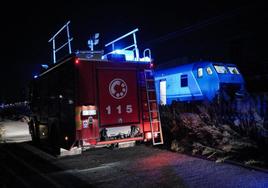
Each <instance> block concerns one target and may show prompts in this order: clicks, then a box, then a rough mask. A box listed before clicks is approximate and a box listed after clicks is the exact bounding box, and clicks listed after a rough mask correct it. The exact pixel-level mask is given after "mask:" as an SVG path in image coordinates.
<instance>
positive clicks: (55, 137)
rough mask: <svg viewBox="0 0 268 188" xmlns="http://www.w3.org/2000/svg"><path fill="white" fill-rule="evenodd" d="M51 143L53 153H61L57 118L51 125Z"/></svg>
mask: <svg viewBox="0 0 268 188" xmlns="http://www.w3.org/2000/svg"><path fill="white" fill-rule="evenodd" d="M49 128H50V131H49V143H50V145H51V148H52V150H53V153H54V154H56V155H58V154H59V153H60V143H59V137H60V134H59V123H58V122H57V120H55V121H53V122H52V124H51V125H50V126H49Z"/></svg>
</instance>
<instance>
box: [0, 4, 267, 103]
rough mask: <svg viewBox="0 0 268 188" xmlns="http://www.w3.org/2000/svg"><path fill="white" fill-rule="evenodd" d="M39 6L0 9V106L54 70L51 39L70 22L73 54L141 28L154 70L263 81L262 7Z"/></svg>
mask: <svg viewBox="0 0 268 188" xmlns="http://www.w3.org/2000/svg"><path fill="white" fill-rule="evenodd" d="M44 2H45V3H41V2H36V3H17V2H10V3H9V4H8V5H7V4H5V5H4V4H2V5H1V7H2V11H1V33H2V35H1V47H2V53H1V54H2V57H3V58H2V61H1V68H0V84H1V89H0V102H16V101H21V100H25V98H26V96H27V89H26V88H27V84H28V83H29V81H30V79H32V78H33V76H34V75H35V74H37V73H38V71H40V68H41V66H40V65H41V64H50V63H52V56H51V51H50V49H51V48H50V47H51V46H50V44H49V43H48V39H49V38H50V37H51V35H52V34H53V33H55V32H56V31H57V30H58V29H59V28H60V27H61V26H62V25H63V24H65V23H66V22H67V21H68V20H70V21H71V35H72V36H73V37H74V42H73V50H77V49H79V50H88V48H87V40H88V38H89V36H90V35H91V34H93V33H96V32H99V33H100V44H99V45H98V46H97V47H96V49H102V46H103V44H105V43H106V42H109V41H111V40H112V39H114V38H116V37H118V36H120V35H122V34H125V33H126V32H128V31H131V30H133V29H135V28H139V29H140V31H139V33H138V44H139V46H140V50H143V49H145V48H147V47H149V48H151V50H152V56H153V58H154V60H155V63H156V64H161V63H165V62H167V61H169V60H172V59H174V58H186V59H191V60H200V59H203V60H216V61H227V62H233V63H236V64H238V65H239V67H240V69H241V70H242V71H243V72H244V73H245V76H247V79H249V80H251V81H252V79H251V78H253V77H254V76H255V77H257V78H256V79H260V78H263V75H266V77H267V74H268V69H267V64H268V57H267V56H268V48H267V45H268V40H267V33H268V32H267V28H268V27H267V24H268V17H267V13H266V12H267V6H265V5H264V4H262V3H256V2H251V3H248V2H245V1H235V2H234V1H230V2H229V1H228V2H229V3H228V2H226V1H222V2H221V3H220V2H218V1H202V2H201V1H177V2H175V1H170V2H169V1H162V2H161V3H159V2H157V3H156V1H151V3H148V2H147V3H144V2H138V1H125V2H124V1H123V2H124V3H122V2H114V1H109V2H108V1H107V2H105V1H104V2H102V3H101V2H100V1H96V2H94V1H77V0H76V1H68V3H67V1H66V2H64V1H57V3H56V4H55V2H54V1H51V2H49V1H44ZM97 2H98V3H97ZM186 2H187V3H186ZM3 10H5V11H3ZM253 68H254V69H253ZM255 69H256V71H255ZM256 75H258V76H256ZM264 77H265V76H264ZM267 80H268V79H267ZM260 88H262V89H263V90H267V86H266V88H265V86H261V87H260Z"/></svg>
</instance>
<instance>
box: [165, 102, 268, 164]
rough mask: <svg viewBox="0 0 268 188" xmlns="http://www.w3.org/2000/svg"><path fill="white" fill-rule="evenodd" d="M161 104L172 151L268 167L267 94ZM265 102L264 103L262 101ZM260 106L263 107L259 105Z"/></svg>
mask: <svg viewBox="0 0 268 188" xmlns="http://www.w3.org/2000/svg"><path fill="white" fill-rule="evenodd" d="M263 99H264V101H262V100H261V101H260V100H255V98H253V97H247V98H243V99H233V100H229V101H220V102H219V101H214V102H212V103H204V102H191V103H182V102H174V103H173V104H172V105H170V106H160V111H161V121H162V127H163V133H164V138H165V143H166V144H167V146H168V147H170V148H171V150H173V151H177V152H184V153H190V154H192V155H198V156H203V157H206V158H208V159H213V160H215V161H216V162H223V161H225V160H227V159H228V160H232V161H236V162H240V163H243V164H245V165H251V166H252V165H253V166H256V167H263V168H268V161H267V159H268V151H267V148H268V147H267V146H268V130H267V128H268V125H267V119H266V118H267V114H266V109H262V108H266V105H260V102H261V104H266V101H265V100H266V98H263ZM262 102H263V103H262ZM260 106H261V109H260V108H259V107H260Z"/></svg>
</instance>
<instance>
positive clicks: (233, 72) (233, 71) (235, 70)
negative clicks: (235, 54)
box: [227, 67, 240, 74]
mask: <svg viewBox="0 0 268 188" xmlns="http://www.w3.org/2000/svg"><path fill="white" fill-rule="evenodd" d="M227 68H228V70H229V72H230V73H231V74H240V73H239V71H238V70H237V68H236V67H227Z"/></svg>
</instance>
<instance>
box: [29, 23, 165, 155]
mask: <svg viewBox="0 0 268 188" xmlns="http://www.w3.org/2000/svg"><path fill="white" fill-rule="evenodd" d="M67 27H68V24H67ZM136 31H137V29H136V30H134V31H132V32H130V33H128V34H126V35H124V37H128V36H133V39H135V40H134V44H132V45H130V46H128V47H126V48H125V49H123V50H115V49H114V48H113V50H112V51H111V52H109V53H107V54H104V53H103V51H92V50H91V51H77V52H75V53H70V54H69V55H68V56H67V57H66V58H64V59H62V60H60V61H58V62H56V63H55V64H54V65H53V66H51V67H50V68H48V69H47V70H46V71H44V72H43V73H41V74H40V75H38V76H37V77H35V78H34V79H33V81H32V84H31V92H30V107H31V110H32V116H31V120H30V122H29V129H30V133H31V135H32V139H33V141H34V142H35V143H39V144H42V145H46V146H49V147H51V148H53V150H54V151H56V152H57V153H58V152H59V151H60V148H64V149H67V150H70V149H72V148H73V147H96V146H107V145H111V144H120V143H124V142H130V141H131V142H134V141H152V142H153V144H154V145H157V144H162V143H163V137H162V130H161V122H160V115H159V110H158V105H157V101H156V94H155V88H154V78H153V71H152V61H151V60H150V57H148V56H145V57H142V58H140V57H139V56H138V55H139V53H138V49H137V44H136V36H135V33H136ZM121 38H122V37H121ZM121 38H118V39H116V40H114V41H112V42H111V43H109V44H107V46H109V45H111V46H113V47H114V45H115V43H116V42H117V41H118V40H119V39H121ZM68 41H69V38H68ZM70 41H71V40H70ZM53 47H54V46H53ZM131 47H134V50H129V49H130V48H131ZM54 49H55V48H53V50H54ZM131 55H132V58H131ZM54 56H55V54H54Z"/></svg>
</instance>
